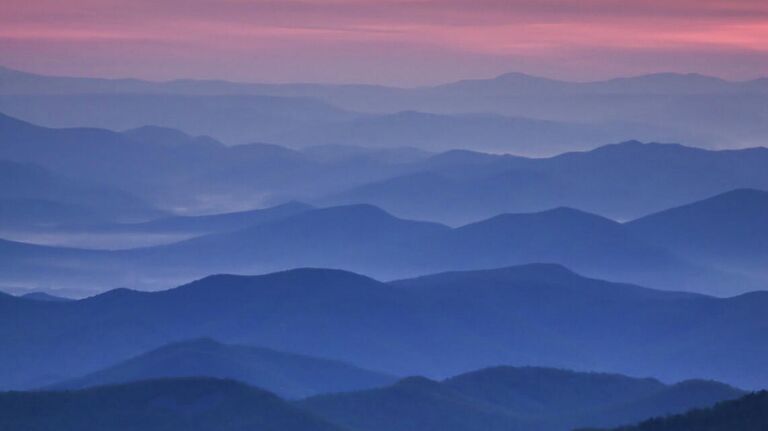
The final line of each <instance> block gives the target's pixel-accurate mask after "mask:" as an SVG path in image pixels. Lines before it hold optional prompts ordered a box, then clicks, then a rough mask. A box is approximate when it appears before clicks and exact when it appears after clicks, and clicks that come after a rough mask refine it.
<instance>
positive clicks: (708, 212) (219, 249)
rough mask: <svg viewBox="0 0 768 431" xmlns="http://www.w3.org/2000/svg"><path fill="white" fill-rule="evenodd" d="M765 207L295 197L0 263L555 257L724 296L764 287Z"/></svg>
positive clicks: (110, 271)
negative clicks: (382, 205) (456, 211)
mask: <svg viewBox="0 0 768 431" xmlns="http://www.w3.org/2000/svg"><path fill="white" fill-rule="evenodd" d="M767 209H768V194H766V193H765V192H761V191H758V190H748V189H741V190H735V191H731V192H727V193H724V194H720V195H717V196H713V197H711V198H709V199H705V200H703V201H700V202H698V203H694V204H690V205H687V206H683V207H681V208H675V209H670V210H667V211H664V212H661V213H658V214H654V215H650V216H647V217H643V218H640V219H638V220H635V221H631V222H627V223H619V222H616V221H613V220H610V219H607V218H604V217H600V216H597V215H594V214H590V213H586V212H583V211H578V210H574V209H570V208H556V209H553V210H548V211H542V212H536V213H521V214H502V215H498V216H496V217H492V218H490V219H487V220H483V221H480V222H476V223H471V224H468V225H464V226H460V227H457V228H451V227H448V226H446V225H442V224H438V223H431V222H421V221H414V220H406V219H400V218H397V217H394V216H392V215H391V214H389V213H387V212H385V211H383V210H381V209H379V208H376V207H374V206H370V205H348V206H339V207H330V208H318V209H313V208H311V207H309V206H307V205H304V204H299V203H293V204H286V205H283V206H278V207H275V208H271V209H264V210H256V211H248V212H242V213H233V214H221V215H213V216H200V217H189V216H188V217H175V218H165V219H160V220H158V221H155V222H148V223H139V224H112V225H102V226H96V227H93V226H92V227H89V228H86V229H85V230H83V231H82V232H80V234H81V235H84V236H86V237H89V238H90V236H91V235H93V234H94V233H109V234H115V235H124V236H127V237H128V238H132V237H133V236H134V235H139V236H140V237H141V236H142V235H144V234H151V235H160V236H161V237H165V236H170V237H171V238H173V237H174V236H173V235H181V236H182V238H185V237H189V236H194V237H193V238H191V239H184V240H182V241H179V242H173V243H171V244H165V245H158V246H153V247H143V248H132V249H126V250H119V251H106V250H91V249H77V248H66V247H60V246H59V247H53V246H43V245H34V244H27V243H21V242H10V241H5V242H3V243H2V244H3V245H2V247H3V249H4V257H5V260H4V262H3V263H0V267H2V268H4V273H3V277H2V281H3V283H4V284H7V285H20V286H29V287H30V288H36V289H44V288H47V286H49V285H52V286H56V287H58V288H81V289H82V288H90V289H92V290H93V291H103V290H105V287H106V286H110V285H111V286H121V285H122V286H130V287H140V288H144V289H158V288H163V287H164V286H168V285H172V284H174V283H181V282H184V281H186V280H189V279H193V278H198V277H202V276H205V275H207V274H211V273H222V272H226V273H264V272H270V271H276V270H284V269H290V268H295V267H302V266H310V267H329V268H339V269H346V270H350V271H355V272H360V273H363V274H368V275H371V276H375V277H379V278H384V279H394V278H402V277H410V276H416V275H423V274H427V273H433V272H439V271H447V270H472V269H482V268H495V267H503V266H509V265H519V264H529V263H539V262H551V263H558V264H562V265H565V266H567V267H569V268H572V269H574V270H576V271H578V272H580V273H584V274H585V275H589V276H593V277H598V278H604V279H609V280H616V281H626V282H632V283H636V284H640V285H645V286H650V287H656V288H663V289H668V290H685V291H691V292H701V293H710V294H716V295H720V296H729V295H733V294H737V293H743V292H748V291H752V290H761V289H764V288H765V286H766V283H768V274H766V272H765V271H764V268H765V267H766V265H768V253H766V251H765V250H763V249H764V247H763V244H765V243H766V242H768V231H766V229H765V223H764V222H763V220H764V219H765V217H766V215H768V210H767ZM680 213H683V214H682V215H681V214H680ZM688 220H697V221H698V222H689V221H688ZM671 231H674V233H670V232H671ZM712 232H722V233H720V234H718V235H715V234H713V233H712ZM676 238H680V239H676ZM686 241H687V242H686ZM705 244H706V247H705V246H704V245H705Z"/></svg>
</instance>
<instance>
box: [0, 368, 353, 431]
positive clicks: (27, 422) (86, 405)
mask: <svg viewBox="0 0 768 431" xmlns="http://www.w3.org/2000/svg"><path fill="white" fill-rule="evenodd" d="M0 428H2V429H3V430H8V431H29V430H35V431H53V430H81V431H100V430H104V429H105V428H106V429H110V430H115V431H123V430H124V431H135V430H139V429H140V430H145V431H164V430H197V431H214V430H215V431H227V430H232V431H235V430H244V429H259V430H264V431H335V430H340V428H337V427H336V426H334V425H331V424H329V423H327V422H324V421H322V420H320V419H317V418H315V417H313V416H311V415H309V414H307V413H305V412H303V411H301V410H299V409H297V408H295V407H293V406H291V405H290V404H288V403H286V402H285V401H283V400H281V399H280V398H278V397H276V396H275V395H273V394H271V393H269V392H266V391H263V390H260V389H256V388H252V387H249V386H246V385H244V384H242V383H237V382H233V381H227V380H216V379H200V378H198V379H168V380H154V381H144V382H135V383H129V384H125V385H115V386H104V387H100V388H94V389H85V390H80V391H64V392H5V393H0Z"/></svg>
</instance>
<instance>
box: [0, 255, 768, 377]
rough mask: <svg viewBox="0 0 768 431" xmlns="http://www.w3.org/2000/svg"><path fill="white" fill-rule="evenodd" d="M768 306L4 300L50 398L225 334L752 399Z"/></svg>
mask: <svg viewBox="0 0 768 431" xmlns="http://www.w3.org/2000/svg"><path fill="white" fill-rule="evenodd" d="M767 301H768V298H766V295H765V294H764V293H763V292H756V293H751V294H746V295H741V296H737V297H732V298H715V297H709V296H704V295H698V294H691V293H679V292H664V291H658V290H652V289H647V288H641V287H637V286H633V285H626V284H619V283H610V282H605V281H600V280H595V279H589V278H584V277H581V276H579V275H577V274H575V273H573V272H570V271H568V270H567V269H565V268H563V267H560V266H556V265H543V264H539V265H528V266H521V267H512V268H505V269H498V270H485V271H470V272H454V273H444V274H438V275H433V276H425V277H419V278H415V279H409V280H403V281H398V282H392V283H382V282H378V281H375V280H373V279H370V278H367V277H363V276H360V275H356V274H353V273H349V272H344V271H338V270H324V269H300V270H292V271H286V272H280V273H274V274H269V275H264V276H250V277H246V276H231V275H221V276H212V277H207V278H205V279H202V280H199V281H196V282H194V283H191V284H188V285H185V286H181V287H178V288H175V289H171V290H166V291H160V292H152V293H149V292H137V291H131V290H127V289H118V290H113V291H110V292H107V293H104V294H101V295H97V296H94V297H91V298H87V299H82V300H78V301H67V302H46V301H37V300H31V299H24V298H18V297H13V296H10V295H2V296H0V382H3V385H4V388H5V389H11V388H16V389H20V388H35V387H42V386H45V385H50V384H55V383H56V382H61V381H64V380H67V379H73V378H77V377H80V376H83V375H86V374H88V373H93V372H96V371H99V370H101V369H104V368H107V367H110V366H113V365H115V364H116V363H118V362H120V361H124V360H126V359H127V358H131V357H135V356H138V355H140V354H143V353H145V352H147V351H149V350H152V349H157V348H159V347H161V346H163V345H165V344H168V343H172V342H179V341H183V340H188V339H193V338H199V337H211V338H215V339H217V340H221V342H224V343H230V344H232V343H234V344H247V345H253V346H260V347H263V348H268V349H273V350H278V351H283V352H293V353H298V354H302V355H309V356H315V357H320V358H328V359H333V360H340V361H344V362H348V363H351V364H355V365H357V366H360V367H363V368H365V369H368V370H372V371H376V372H380V373H385V374H390V375H399V376H405V375H425V376H427V377H430V378H444V377H447V376H452V375H456V374H459V373H462V372H466V371H469V370H474V369H479V368H483V367H488V366H492V365H498V364H508V365H530V364H536V365H538V366H547V367H557V368H570V369H575V370H602V371H606V372H617V373H622V374H627V375H630V376H648V375H652V376H656V377H658V378H660V379H662V380H664V381H679V380H683V379H690V378H707V379H715V380H719V381H723V382H726V383H729V384H734V385H737V386H741V387H745V388H750V389H751V388H755V387H760V386H762V385H764V384H765V382H767V381H768V374H766V373H765V367H763V366H762V364H763V363H764V362H765V360H766V359H768V351H767V350H766V349H765V347H764V343H762V342H761V340H762V335H763V333H764V330H765V319H764V318H763V316H764V314H765V310H766V308H767V307H768V302H767ZM19 334H24V336H23V337H20V336H19ZM736 351H738V352H741V354H739V355H733V354H732V353H733V352H736Z"/></svg>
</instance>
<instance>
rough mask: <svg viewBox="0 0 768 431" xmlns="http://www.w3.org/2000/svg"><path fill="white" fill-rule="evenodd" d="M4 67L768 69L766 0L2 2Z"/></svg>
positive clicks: (603, 73) (351, 76)
mask: <svg viewBox="0 0 768 431" xmlns="http://www.w3.org/2000/svg"><path fill="white" fill-rule="evenodd" d="M0 64H2V65H5V66H9V67H14V68H19V69H23V70H29V71H34V72H38V73H46V74H61V75H87V76H107V77H127V76H130V77H140V78H148V79H171V78H178V77H188V78H221V79H230V80H239V81H268V82H286V81H321V82H370V83H385V84H398V85H416V84H429V83H439V82H445V81H450V80H455V79H461V78H467V77H486V76H492V75H497V74H500V73H504V72H508V71H519V72H526V73H531V74H536V75H542V76H548V77H555V78H566V79H576V80H590V79H601V78H606V77H614V76H618V75H634V74H641V73H648V72H658V71H673V72H699V73H705V74H710V75H717V76H722V77H725V78H731V79H750V78H755V77H759V76H767V75H768V1H766V0H717V1H713V0H581V1H576V0H273V1H261V0H2V1H0Z"/></svg>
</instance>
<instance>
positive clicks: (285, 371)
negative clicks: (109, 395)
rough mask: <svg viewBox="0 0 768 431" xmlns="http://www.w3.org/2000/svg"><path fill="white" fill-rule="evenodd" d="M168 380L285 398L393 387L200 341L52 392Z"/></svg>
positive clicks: (312, 362)
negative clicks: (215, 383)
mask: <svg viewBox="0 0 768 431" xmlns="http://www.w3.org/2000/svg"><path fill="white" fill-rule="evenodd" d="M171 377H173V378H177V377H214V378H220V379H232V380H237V381H240V382H243V383H247V384H248V385H251V386H255V387H258V388H262V389H265V390H268V391H270V392H273V393H275V394H277V395H279V396H281V397H285V398H301V397H307V396H311V395H317V394H320V393H327V392H342V391H352V390H359V389H368V388H371V387H376V386H384V385H387V384H390V383H392V382H393V381H394V377H391V376H387V375H385V374H380V373H374V372H371V371H367V370H363V369H360V368H357V367H354V366H352V365H347V364H344V363H341V362H336V361H329V360H325V359H318V358H312V357H308V356H302V355H295V354H290V353H283V352H277V351H274V350H269V349H262V348H258V347H250V346H236V345H226V344H221V343H218V342H216V341H214V340H212V339H209V338H202V339H195V340H189V341H182V342H179V343H173V344H169V345H166V346H163V347H160V348H158V349H155V350H153V351H150V352H147V353H144V354H142V355H139V356H136V357H134V358H131V359H129V360H127V361H123V362H121V363H118V364H115V365H113V366H111V367H109V368H106V369H104V370H100V371H97V372H95V373H91V374H89V375H86V376H83V377H80V378H76V379H73V380H68V381H66V382H61V383H57V384H56V385H54V386H53V388H55V389H57V390H61V389H80V388H86V387H93V386H104V385H108V384H109V385H114V384H117V383H128V382H131V381H139V380H154V379H159V378H171Z"/></svg>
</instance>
